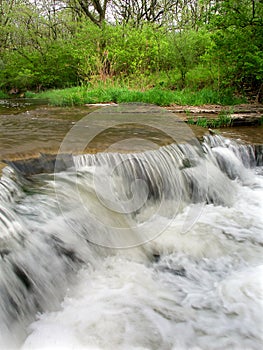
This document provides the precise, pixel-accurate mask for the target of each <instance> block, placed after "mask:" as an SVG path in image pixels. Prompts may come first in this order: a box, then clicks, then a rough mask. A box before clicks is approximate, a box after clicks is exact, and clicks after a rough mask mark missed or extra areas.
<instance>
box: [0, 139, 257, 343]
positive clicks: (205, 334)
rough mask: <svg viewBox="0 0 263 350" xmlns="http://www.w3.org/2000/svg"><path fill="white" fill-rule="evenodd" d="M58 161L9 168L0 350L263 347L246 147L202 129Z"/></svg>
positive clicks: (253, 170)
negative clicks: (135, 148) (191, 135)
mask: <svg viewBox="0 0 263 350" xmlns="http://www.w3.org/2000/svg"><path fill="white" fill-rule="evenodd" d="M153 135H154V134H152V139H154V138H153V137H155V136H153ZM66 164H68V168H66V169H64V170H63V171H58V170H59V169H58V168H57V169H55V170H57V172H56V174H55V177H54V174H47V173H45V174H44V173H42V174H36V175H33V176H23V175H22V174H21V173H17V172H15V171H14V169H12V168H11V167H6V168H5V169H4V170H3V175H2V178H1V181H0V198H1V201H0V203H1V204H0V232H1V233H0V328H1V332H0V348H1V349H2V348H3V349H5V348H10V349H13V348H19V349H23V350H26V349H125V350H126V349H193V348H195V349H197V348H200V349H222V348H226V349H259V348H261V346H262V341H263V339H262V327H263V317H262V314H263V313H262V311H263V286H262V278H263V263H262V250H263V248H262V245H263V219H262V218H263V215H262V212H263V203H262V195H263V177H262V173H263V169H262V164H259V163H258V164H257V161H256V159H255V154H254V148H253V147H250V146H244V145H242V144H240V143H236V142H235V141H231V140H229V139H226V138H222V137H220V136H213V137H212V136H207V137H206V138H205V141H204V143H203V144H202V145H199V144H198V143H178V144H175V143H174V144H171V145H166V146H163V147H161V148H158V149H156V150H147V151H145V152H142V153H140V152H139V153H136V154H130V153H128V154H120V153H99V154H97V155H96V154H83V155H75V156H73V157H72V158H71V162H69V163H66ZM116 248H119V249H116Z"/></svg>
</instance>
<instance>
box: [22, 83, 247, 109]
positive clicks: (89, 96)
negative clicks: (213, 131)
mask: <svg viewBox="0 0 263 350" xmlns="http://www.w3.org/2000/svg"><path fill="white" fill-rule="evenodd" d="M25 96H26V97H30V98H38V99H45V100H48V101H49V103H50V104H51V105H53V106H79V105H84V104H94V103H110V102H113V103H131V102H142V103H150V104H154V105H157V106H173V105H183V106H188V105H192V106H198V105H204V104H217V105H222V106H227V105H231V106H232V105H237V104H241V103H245V102H246V99H245V98H244V97H242V96H236V95H235V94H234V93H233V91H230V90H222V91H217V90H213V89H209V88H204V89H199V90H190V89H182V90H169V89H165V88H162V87H160V86H154V87H148V88H145V89H144V90H142V89H135V88H134V89H132V88H129V87H126V86H121V85H107V84H97V85H92V86H78V87H72V88H67V89H62V90H47V91H44V92H40V93H37V94H35V93H30V92H27V93H26V94H25Z"/></svg>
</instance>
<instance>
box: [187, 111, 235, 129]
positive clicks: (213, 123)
mask: <svg viewBox="0 0 263 350" xmlns="http://www.w3.org/2000/svg"><path fill="white" fill-rule="evenodd" d="M187 124H190V125H193V124H196V125H198V126H202V127H203V128H222V127H226V126H231V124H232V119H231V116H230V114H228V113H227V112H226V111H222V112H220V113H219V114H218V117H217V118H216V119H207V118H205V117H198V118H197V119H196V120H195V119H194V118H193V117H188V118H187Z"/></svg>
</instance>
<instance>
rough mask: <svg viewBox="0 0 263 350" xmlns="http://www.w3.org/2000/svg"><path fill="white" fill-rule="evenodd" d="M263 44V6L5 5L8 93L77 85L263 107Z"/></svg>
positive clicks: (35, 1) (156, 2) (21, 1)
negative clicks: (246, 102) (237, 100)
mask: <svg viewBox="0 0 263 350" xmlns="http://www.w3.org/2000/svg"><path fill="white" fill-rule="evenodd" d="M262 38H263V2H262V0H241V1H237V0H224V1H221V0H213V1H209V0H176V1H173V0H138V1H134V0H63V1H60V0H0V91H1V92H0V96H5V94H6V93H9V94H18V95H21V94H23V95H24V93H25V92H27V93H26V94H27V96H31V95H32V93H35V92H40V91H45V90H48V89H66V90H65V91H69V88H72V87H75V88H73V90H74V89H75V90H74V91H75V92H76V89H78V94H80V92H81V93H82V94H83V91H84V90H85V91H86V90H87V89H89V90H90V91H91V90H92V89H93V90H94V89H98V88H99V89H111V97H110V98H109V99H110V100H113V101H114V100H116V101H118V96H119V92H120V91H122V93H123V92H125V91H126V93H128V92H127V91H135V90H136V91H140V93H141V92H147V91H153V93H156V92H158V93H160V91H161V92H162V94H163V96H164V95H165V94H166V93H168V92H171V91H177V92H180V93H183V94H197V93H198V94H199V95H200V93H201V94H202V96H206V97H209V96H214V95H215V94H216V100H215V101H211V102H219V103H220V102H222V101H223V100H225V102H226V103H227V102H228V101H229V98H232V97H233V96H235V97H236V98H240V99H241V100H242V99H244V97H245V98H246V99H247V100H250V101H255V102H262V96H263V50H262V48H263V40H262ZM73 90H71V91H73ZM28 91H31V92H32V93H31V94H30V93H29V92H28ZM114 94H115V95H114ZM211 99H212V100H213V98H212V97H211ZM208 100H209V98H208ZM73 102H74V101H73ZM76 102H87V101H83V99H82V100H81V99H79V100H77V99H76ZM149 102H151V101H149ZM201 102H207V99H206V98H204V100H203V101H201ZM208 102H209V101H208ZM159 104H165V101H164V103H159Z"/></svg>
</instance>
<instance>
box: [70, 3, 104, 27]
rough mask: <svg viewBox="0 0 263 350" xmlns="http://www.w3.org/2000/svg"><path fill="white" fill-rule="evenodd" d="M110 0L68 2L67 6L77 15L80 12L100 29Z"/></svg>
mask: <svg viewBox="0 0 263 350" xmlns="http://www.w3.org/2000/svg"><path fill="white" fill-rule="evenodd" d="M109 2H110V0H68V1H67V3H68V5H69V6H70V7H71V8H72V9H73V10H74V11H76V12H77V13H78V14H79V12H80V10H81V11H82V13H83V14H84V15H85V16H86V17H87V18H89V19H90V20H91V21H92V22H93V23H95V24H96V25H97V26H98V27H102V25H103V22H104V21H105V19H106V13H107V7H108V4H109Z"/></svg>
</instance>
